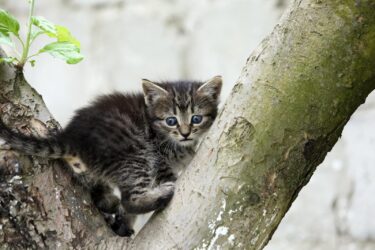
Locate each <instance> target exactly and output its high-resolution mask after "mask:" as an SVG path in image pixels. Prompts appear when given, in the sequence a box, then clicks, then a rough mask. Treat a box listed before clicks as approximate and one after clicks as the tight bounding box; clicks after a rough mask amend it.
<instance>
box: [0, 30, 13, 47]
mask: <svg viewBox="0 0 375 250" xmlns="http://www.w3.org/2000/svg"><path fill="white" fill-rule="evenodd" d="M0 44H5V45H9V46H12V47H13V46H14V45H13V41H12V39H11V38H10V36H9V33H6V32H2V30H0Z"/></svg>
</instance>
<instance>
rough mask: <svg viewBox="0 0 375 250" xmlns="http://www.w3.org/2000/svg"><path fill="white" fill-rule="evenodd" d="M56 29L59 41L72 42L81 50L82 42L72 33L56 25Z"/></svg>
mask: <svg viewBox="0 0 375 250" xmlns="http://www.w3.org/2000/svg"><path fill="white" fill-rule="evenodd" d="M55 28H56V31H57V41H59V42H70V43H73V44H74V45H76V46H77V47H78V48H81V44H80V42H79V41H78V40H77V39H76V38H75V37H74V36H72V34H71V33H70V31H69V30H68V29H67V28H66V27H64V26H60V25H56V26H55Z"/></svg>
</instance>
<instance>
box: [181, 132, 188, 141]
mask: <svg viewBox="0 0 375 250" xmlns="http://www.w3.org/2000/svg"><path fill="white" fill-rule="evenodd" d="M181 135H182V136H183V137H184V138H185V139H187V138H188V137H189V135H190V132H188V133H186V134H184V133H181Z"/></svg>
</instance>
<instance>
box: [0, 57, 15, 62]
mask: <svg viewBox="0 0 375 250" xmlns="http://www.w3.org/2000/svg"><path fill="white" fill-rule="evenodd" d="M16 60H17V59H16V58H15V57H11V56H10V57H0V63H4V62H5V63H12V62H14V61H16Z"/></svg>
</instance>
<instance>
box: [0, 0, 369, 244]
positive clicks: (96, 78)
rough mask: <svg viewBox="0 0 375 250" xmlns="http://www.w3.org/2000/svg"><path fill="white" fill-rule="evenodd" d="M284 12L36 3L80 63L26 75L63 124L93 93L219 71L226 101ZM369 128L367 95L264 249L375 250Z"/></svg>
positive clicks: (221, 6) (8, 0) (19, 7)
mask: <svg viewBox="0 0 375 250" xmlns="http://www.w3.org/2000/svg"><path fill="white" fill-rule="evenodd" d="M287 5H288V0H230V1H229V0H188V1H187V0H159V1H155V0H54V1H50V0H37V1H36V12H35V15H41V16H44V17H45V18H47V19H49V20H51V21H53V22H55V23H57V24H61V25H64V26H66V27H68V28H69V29H70V30H71V31H72V33H73V35H75V36H76V37H77V38H78V39H79V40H80V41H81V47H82V52H83V54H84V55H85V59H84V60H83V61H82V62H81V63H79V64H78V65H75V66H71V65H66V64H65V63H64V62H62V61H60V60H58V59H51V58H50V57H49V55H44V56H41V57H39V58H37V62H36V67H35V68H31V67H29V66H28V67H27V68H26V71H25V74H26V77H27V79H28V81H29V82H30V84H31V85H33V86H34V87H35V88H36V89H37V90H38V91H39V93H41V94H42V95H43V98H44V100H45V102H46V103H47V106H48V107H49V109H50V110H51V112H52V113H53V115H54V116H55V118H56V119H57V120H58V121H59V122H60V123H61V124H62V125H64V124H66V123H67V121H68V120H69V118H70V117H72V115H73V112H74V110H75V109H77V108H79V107H82V106H83V105H85V104H87V103H88V102H89V101H90V100H92V99H93V97H94V96H96V95H98V94H104V93H109V92H111V91H114V90H118V91H137V90H140V89H141V88H140V81H141V78H148V79H150V80H155V81H158V80H167V79H168V80H176V79H197V80H205V79H208V78H210V77H212V76H214V75H218V74H220V75H222V76H223V78H224V83H225V84H224V90H223V101H224V100H225V98H226V97H227V96H228V94H229V93H230V90H231V88H232V86H233V85H234V83H235V82H236V79H237V78H238V77H239V75H240V72H241V69H242V67H243V66H244V65H245V61H246V59H247V57H248V56H249V55H250V53H251V52H252V51H253V50H254V49H255V47H256V46H257V45H258V44H259V43H260V41H261V40H262V39H263V38H264V37H265V36H266V35H267V34H269V33H270V32H271V31H272V29H273V27H274V26H275V25H276V24H277V22H278V20H279V18H280V17H281V14H282V13H283V11H284V10H285V8H286V7H287ZM0 8H3V9H6V10H8V11H10V12H11V13H13V15H15V16H17V18H19V19H21V20H22V22H23V23H25V22H26V17H27V13H28V5H27V1H26V0H17V1H15V0H0ZM22 28H24V27H22ZM39 41H40V42H42V41H43V40H39ZM39 47H40V46H38V42H36V44H35V48H39ZM374 126H375V95H374V94H373V95H371V96H370V97H369V98H368V100H367V102H366V104H364V105H362V106H361V107H360V109H359V110H358V111H357V112H356V113H355V114H354V115H353V117H352V119H351V120H350V122H349V123H348V124H347V126H346V127H345V130H344V133H343V136H342V138H341V139H340V141H339V142H338V143H337V145H336V146H335V147H334V149H333V150H332V152H331V153H329V155H328V157H327V158H326V160H325V161H324V163H323V164H322V165H321V166H319V167H318V169H317V171H316V172H315V174H314V176H313V177H312V179H311V181H310V183H309V184H308V185H307V186H306V187H305V188H304V189H303V190H302V191H301V193H300V195H299V196H298V198H297V200H296V202H295V203H294V204H293V206H292V207H291V209H290V211H289V212H288V213H287V215H286V216H285V218H284V220H283V221H282V223H281V224H280V227H279V228H278V229H277V231H276V233H275V235H274V237H273V239H272V240H271V241H270V243H269V245H268V246H267V247H266V250H279V249H282V250H283V249H288V250H294V249H295V250H297V249H298V250H305V249H324V250H325V249H327V250H332V249H333V250H335V249H340V250H341V249H344V250H346V249H347V250H349V249H353V250H355V249H375V218H374V217H375V182H374V181H373V180H375V167H374V162H375V132H374V129H373V128H374Z"/></svg>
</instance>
